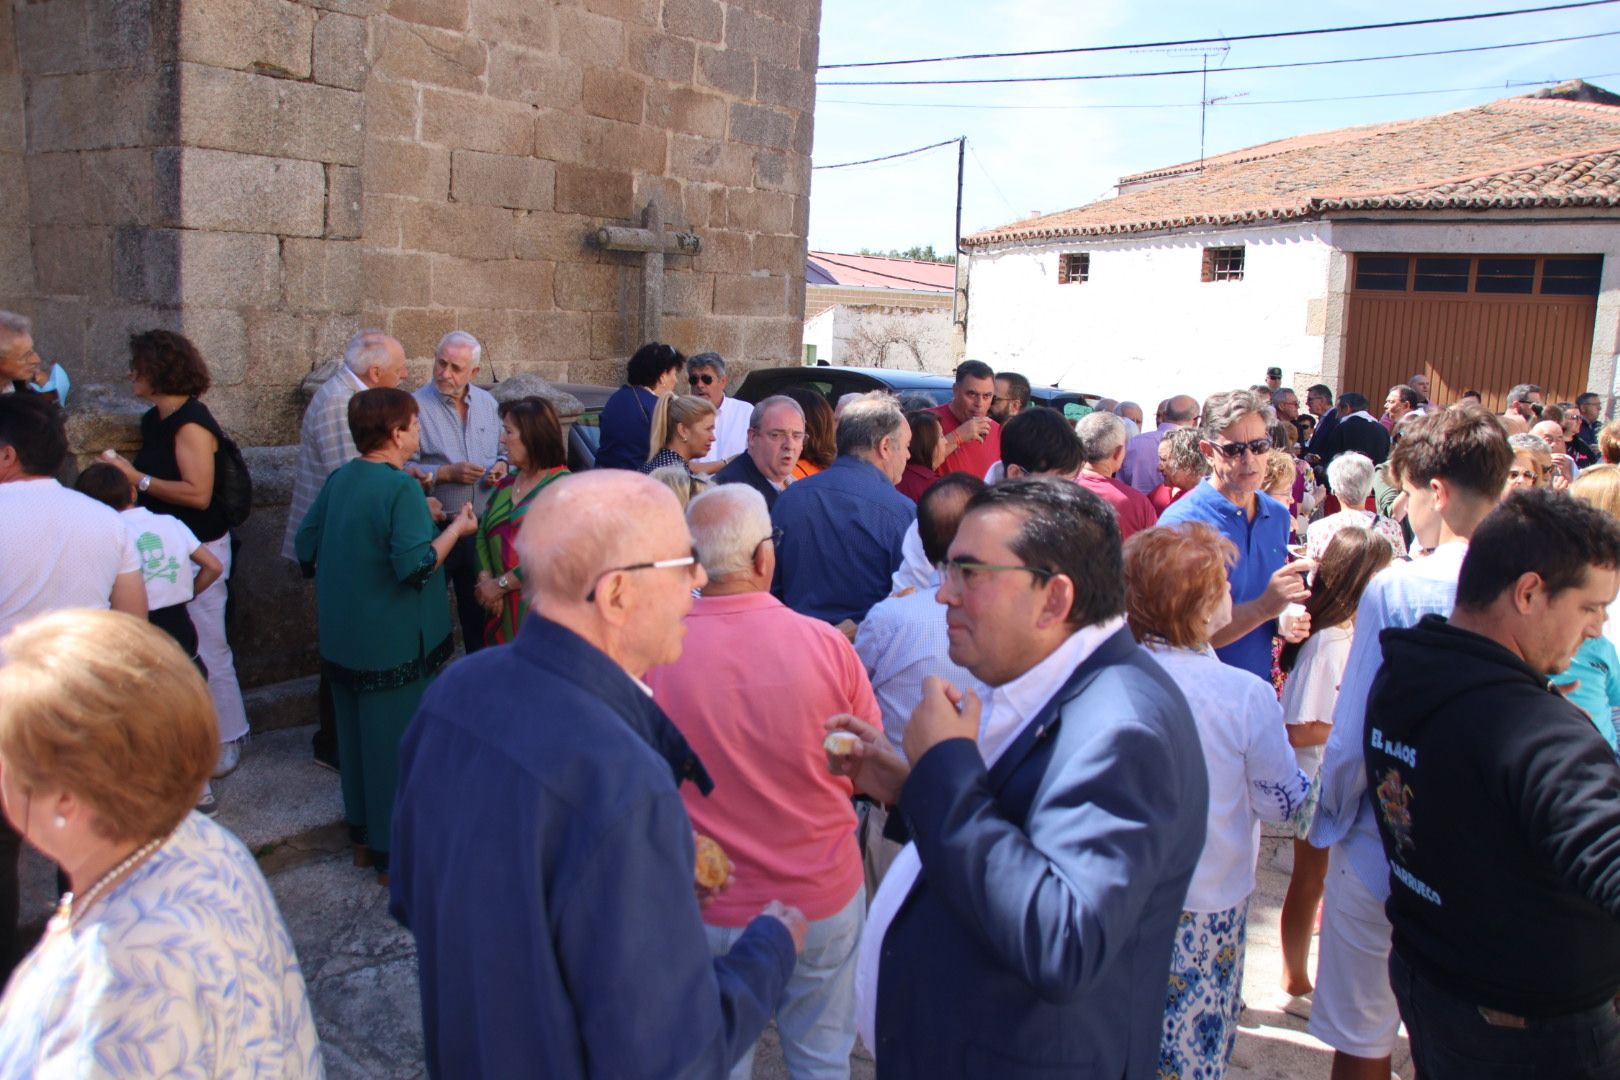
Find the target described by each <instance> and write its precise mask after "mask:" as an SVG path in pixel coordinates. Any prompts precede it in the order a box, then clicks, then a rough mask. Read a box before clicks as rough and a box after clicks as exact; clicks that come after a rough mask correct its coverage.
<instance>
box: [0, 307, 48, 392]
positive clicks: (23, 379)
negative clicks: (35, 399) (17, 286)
mask: <svg viewBox="0 0 1620 1080" xmlns="http://www.w3.org/2000/svg"><path fill="white" fill-rule="evenodd" d="M38 367H39V357H38V356H36V355H35V354H34V324H33V323H32V322H30V321H29V319H28V316H26V315H18V314H17V313H16V312H14V311H0V394H12V393H20V392H21V391H23V390H26V389H28V380H30V379H32V378H33V377H34V371H35V370H36V369H37V368H38Z"/></svg>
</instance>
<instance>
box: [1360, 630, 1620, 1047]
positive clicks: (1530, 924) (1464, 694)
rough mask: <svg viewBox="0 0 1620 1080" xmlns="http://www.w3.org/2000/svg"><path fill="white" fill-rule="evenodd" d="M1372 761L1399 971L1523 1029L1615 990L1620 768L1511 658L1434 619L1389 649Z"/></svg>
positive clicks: (1372, 727)
mask: <svg viewBox="0 0 1620 1080" xmlns="http://www.w3.org/2000/svg"><path fill="white" fill-rule="evenodd" d="M1379 641H1380V642H1381V643H1382V644H1383V649H1384V663H1383V666H1382V667H1381V668H1379V671H1378V675H1377V676H1376V678H1375V679H1374V680H1373V685H1372V690H1371V692H1370V694H1369V695H1368V699H1367V724H1366V732H1367V734H1366V742H1365V744H1364V746H1363V748H1362V749H1363V753H1364V758H1365V762H1366V768H1367V790H1368V792H1369V793H1370V794H1371V796H1372V800H1373V809H1374V811H1375V815H1374V816H1375V817H1376V818H1377V820H1378V831H1379V834H1380V835H1381V836H1382V837H1383V841H1384V852H1385V854H1386V855H1388V856H1389V859H1390V890H1391V891H1390V898H1389V903H1388V911H1389V919H1390V923H1391V924H1392V925H1393V927H1394V930H1395V947H1396V948H1397V949H1398V950H1400V953H1401V956H1402V957H1403V958H1404V959H1405V960H1406V961H1407V962H1408V963H1409V964H1411V965H1412V967H1413V968H1414V969H1416V970H1417V971H1418V972H1419V973H1421V974H1422V975H1423V976H1424V977H1425V978H1427V979H1428V980H1430V981H1431V982H1433V983H1435V984H1436V985H1439V986H1441V987H1444V988H1445V989H1446V990H1447V991H1448V992H1450V993H1452V994H1455V995H1456V996H1458V997H1460V998H1462V999H1463V1000H1465V1001H1469V1002H1472V1003H1474V1004H1476V1005H1485V1006H1489V1007H1491V1008H1496V1009H1503V1010H1506V1011H1508V1012H1512V1013H1517V1014H1519V1015H1523V1016H1555V1015H1559V1014H1563V1013H1569V1012H1576V1011H1579V1010H1581V1009H1586V1008H1591V1007H1593V1006H1596V1005H1599V1004H1601V1003H1603V1002H1604V1001H1607V1000H1608V999H1609V998H1612V997H1613V996H1614V994H1615V992H1616V990H1620V762H1617V760H1616V758H1615V755H1614V753H1613V752H1612V751H1611V750H1610V749H1609V746H1608V744H1607V743H1605V742H1604V741H1603V737H1602V736H1601V735H1599V734H1598V732H1597V729H1596V728H1595V727H1593V726H1592V723H1591V721H1589V720H1588V719H1587V718H1586V714H1585V713H1583V712H1581V710H1580V709H1578V708H1577V707H1576V706H1574V705H1572V704H1570V703H1569V702H1567V701H1565V700H1564V699H1563V698H1562V697H1559V696H1558V695H1557V694H1555V693H1553V692H1552V691H1550V690H1549V689H1548V688H1547V679H1546V677H1545V676H1542V675H1538V674H1537V673H1536V672H1535V671H1534V670H1533V669H1532V668H1530V667H1529V666H1528V665H1527V664H1525V663H1524V662H1523V661H1522V660H1520V659H1519V658H1518V657H1517V656H1515V655H1514V654H1513V653H1511V652H1509V651H1508V650H1507V649H1505V648H1503V647H1502V646H1501V645H1498V644H1497V643H1495V642H1494V641H1491V640H1490V639H1488V638H1485V637H1482V636H1480V635H1479V634H1475V633H1471V632H1469V631H1467V630H1461V629H1458V628H1457V627H1454V626H1452V625H1450V624H1449V623H1448V622H1447V621H1446V620H1445V619H1443V618H1441V617H1440V616H1438V615H1430V616H1428V617H1426V618H1425V619H1423V620H1422V621H1421V622H1419V623H1418V624H1417V625H1416V626H1414V627H1411V628H1409V629H1400V630H1385V631H1384V632H1383V633H1382V634H1381V635H1379Z"/></svg>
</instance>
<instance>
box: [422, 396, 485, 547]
mask: <svg viewBox="0 0 1620 1080" xmlns="http://www.w3.org/2000/svg"><path fill="white" fill-rule="evenodd" d="M413 396H414V397H415V398H416V404H417V405H418V406H419V407H420V408H421V416H422V446H421V449H419V450H418V451H417V452H416V456H415V457H413V458H412V459H411V463H412V464H413V465H417V466H420V467H421V468H423V469H424V470H428V471H432V470H433V469H437V468H438V467H439V466H440V465H454V464H459V463H460V462H463V461H470V462H472V463H473V464H474V465H479V466H482V467H483V468H485V469H488V468H489V467H490V466H491V465H494V464H495V459H496V458H497V457H499V456H500V451H501V443H500V439H501V418H500V414H499V413H498V412H497V411H496V403H495V399H494V398H493V397H492V396H491V395H490V392H489V391H488V390H485V389H483V388H482V387H478V386H471V385H469V386H468V387H467V418H466V420H463V419H462V417H461V409H460V408H459V407H458V406H457V405H456V399H455V398H453V397H450V396H449V395H447V394H442V393H440V392H439V388H438V387H437V386H434V385H433V383H431V382H429V383H426V384H424V385H423V386H421V387H419V388H418V389H417V390H416V392H415V394H414V395H413ZM491 487H492V485H491V484H490V483H489V482H488V481H487V480H483V481H479V482H478V483H477V484H448V483H439V484H435V485H433V491H432V492H431V494H432V495H433V496H434V497H435V498H436V499H438V500H439V502H441V503H443V504H444V512H445V513H446V514H451V515H454V514H455V513H456V512H457V511H459V510H460V509H461V508H462V506H463V505H465V504H466V503H468V502H471V503H472V504H473V509H474V510H476V511H477V512H478V513H479V514H482V513H483V512H484V504H485V503H487V502H489V493H490V489H491Z"/></svg>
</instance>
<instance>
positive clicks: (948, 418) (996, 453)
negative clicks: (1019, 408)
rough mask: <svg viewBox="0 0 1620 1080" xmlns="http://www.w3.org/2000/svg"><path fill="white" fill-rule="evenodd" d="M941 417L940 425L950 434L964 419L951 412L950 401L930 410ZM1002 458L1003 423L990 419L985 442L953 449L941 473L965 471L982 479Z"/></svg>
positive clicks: (942, 466) (941, 468)
mask: <svg viewBox="0 0 1620 1080" xmlns="http://www.w3.org/2000/svg"><path fill="white" fill-rule="evenodd" d="M928 411H929V412H931V413H933V414H934V415H935V416H937V417H939V423H940V426H941V427H943V428H944V429H945V434H947V435H949V434H950V433H951V432H953V431H955V430H956V429H957V428H959V427H961V426H962V421H960V420H958V419H957V418H956V414H955V413H953V412H951V406H950V403H949V402H947V403H946V404H944V405H936V406H934V407H933V408H932V409H929V410H928ZM1000 460H1001V425H1000V424H998V423H996V422H995V421H994V420H991V421H990V434H988V435H986V436H985V437H984V441H983V442H976V443H966V444H964V445H962V446H959V447H957V448H956V449H955V450H953V451H951V454H950V456H949V457H947V458H946V459H945V461H944V463H943V464H941V465H940V467H939V475H941V476H944V475H945V474H946V473H953V472H965V473H972V474H973V475H974V476H976V477H978V478H979V479H980V480H983V479H984V474H985V473H987V472H989V471H990V466H992V465H994V464H995V463H996V462H998V461H1000Z"/></svg>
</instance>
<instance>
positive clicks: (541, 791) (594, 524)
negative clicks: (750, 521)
mask: <svg viewBox="0 0 1620 1080" xmlns="http://www.w3.org/2000/svg"><path fill="white" fill-rule="evenodd" d="M533 512H534V514H535V517H534V518H532V519H531V521H532V522H540V523H543V524H544V527H543V528H541V527H531V528H525V529H524V530H523V531H522V532H521V533H520V534H519V537H518V548H519V556H520V558H521V561H522V566H523V580H524V585H525V588H527V589H528V590H529V591H530V592H529V596H530V603H531V608H532V610H531V611H530V613H529V615H528V616H527V618H526V619H525V621H524V623H523V626H522V628H521V629H520V630H519V631H518V635H517V637H516V639H514V640H513V642H512V643H511V644H510V645H506V646H503V647H501V648H498V649H488V650H485V651H483V652H480V653H477V654H474V655H472V656H469V657H467V658H466V659H464V660H462V661H460V662H459V663H457V664H456V665H455V666H453V667H451V668H450V669H448V670H447V671H446V672H445V673H444V675H442V676H441V677H440V678H439V680H438V682H437V683H435V684H434V686H433V688H432V689H431V690H429V691H428V693H427V694H426V696H425V697H424V698H423V701H422V707H421V709H420V710H419V711H418V712H417V715H416V719H415V720H414V721H413V723H412V725H411V728H410V731H409V732H408V733H407V735H406V737H405V740H404V742H403V744H402V745H401V749H400V784H399V795H398V799H397V802H396V805H395V809H394V837H393V840H394V842H393V852H392V856H393V861H392V874H391V875H390V876H391V888H392V894H391V900H392V903H391V905H390V909H391V910H392V912H393V914H394V916H395V918H397V919H399V921H400V922H401V923H403V924H404V925H405V926H407V927H409V928H410V930H411V932H412V933H413V934H414V935H415V937H416V945H417V962H418V965H419V974H420V980H419V982H420V986H421V995H422V1021H423V1025H422V1026H423V1033H424V1036H425V1043H426V1050H427V1066H428V1071H429V1073H430V1074H432V1075H434V1076H445V1075H452V1074H453V1075H455V1076H468V1077H480V1076H488V1077H504V1076H585V1075H593V1076H596V1075H600V1076H720V1075H723V1074H724V1073H726V1072H727V1071H728V1070H730V1069H731V1067H732V1066H733V1065H735V1064H736V1062H737V1061H738V1060H739V1059H740V1058H741V1057H742V1056H743V1054H744V1053H745V1052H746V1051H747V1050H748V1048H749V1047H751V1046H752V1045H753V1044H754V1041H755V1040H756V1039H757V1038H758V1037H759V1034H760V1032H761V1031H762V1030H763V1029H764V1027H765V1023H766V1021H767V1020H768V1019H769V1017H770V1016H771V1013H772V1011H773V1010H774V1009H775V1007H776V1004H777V1002H778V1000H779V999H780V997H781V994H782V989H783V987H784V986H785V985H786V983H787V980H788V977H789V976H790V975H791V974H792V972H793V969H794V964H795V956H796V954H797V952H798V950H799V949H801V948H802V947H803V944H804V934H805V920H804V916H803V914H801V913H800V912H799V911H798V910H797V909H795V908H788V907H784V906H783V905H782V904H780V903H777V902H776V901H774V900H773V901H771V902H770V903H767V904H765V905H764V908H763V910H761V911H759V913H758V914H757V915H755V916H754V917H753V918H752V919H750V920H747V925H746V927H745V928H743V929H742V931H741V933H740V934H738V935H737V938H736V940H735V942H734V943H732V945H731V947H730V950H729V951H728V952H726V953H725V955H723V956H712V955H711V953H710V948H709V944H708V942H707V940H706V939H705V937H704V931H703V920H702V917H701V916H700V914H699V897H698V895H697V894H696V892H695V890H694V885H693V866H694V862H695V851H694V838H693V831H692V822H691V819H689V818H688V817H687V814H686V810H685V808H684V806H683V805H682V803H681V794H680V786H681V785H682V784H683V783H686V782H688V781H690V782H691V783H692V784H693V785H694V786H695V787H696V788H697V789H698V790H699V791H702V792H704V793H707V792H708V791H709V790H711V789H712V787H713V783H712V781H711V780H710V778H709V774H708V772H707V771H706V770H705V769H704V767H703V763H702V762H701V761H699V760H698V757H697V755H696V754H695V753H694V752H693V750H692V748H691V746H690V745H689V744H688V743H687V741H686V739H685V738H684V737H683V736H682V735H681V733H680V731H679V730H678V729H677V728H676V727H675V725H674V724H673V723H671V722H670V719H669V717H668V716H666V715H665V713H664V711H663V710H662V709H661V708H659V707H658V705H657V704H655V703H654V701H653V699H652V696H651V693H650V691H649V690H648V688H647V686H646V684H645V683H644V682H642V678H643V677H644V676H645V675H646V673H647V671H648V670H649V669H650V668H652V667H655V666H657V665H660V664H668V663H670V662H672V661H674V660H675V659H676V658H677V657H679V656H680V654H681V646H682V639H683V638H684V636H685V634H686V628H685V623H684V621H683V620H684V618H685V616H686V614H687V613H688V612H689V611H691V609H692V590H693V589H694V588H702V587H703V586H704V585H705V584H707V581H708V578H707V576H706V575H705V573H704V570H703V567H702V566H700V565H699V564H698V563H697V560H696V558H695V557H694V549H693V543H692V534H691V533H690V532H689V531H688V530H687V526H686V521H685V520H684V518H683V517H682V514H681V507H680V503H679V502H678V501H676V498H675V496H674V494H673V493H671V492H670V490H669V489H668V488H666V487H664V486H663V485H662V484H659V483H658V482H657V481H655V480H651V479H649V478H647V477H644V476H639V475H636V474H634V473H630V472H625V471H623V470H613V469H604V470H595V471H592V472H588V473H582V474H579V475H577V476H571V477H565V478H564V479H562V480H559V481H558V482H556V483H554V484H552V485H550V486H549V487H547V488H546V489H545V490H544V491H542V492H541V493H540V494H539V495H537V496H536V497H535V503H534V507H533Z"/></svg>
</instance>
